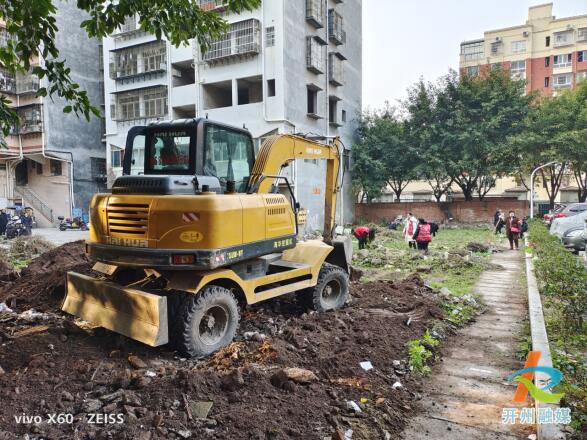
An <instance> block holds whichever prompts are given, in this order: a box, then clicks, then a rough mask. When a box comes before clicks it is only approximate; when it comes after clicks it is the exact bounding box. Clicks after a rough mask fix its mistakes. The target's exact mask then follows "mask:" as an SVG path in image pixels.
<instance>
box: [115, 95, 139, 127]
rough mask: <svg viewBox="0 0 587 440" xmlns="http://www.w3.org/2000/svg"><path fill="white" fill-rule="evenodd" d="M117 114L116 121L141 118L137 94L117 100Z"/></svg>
mask: <svg viewBox="0 0 587 440" xmlns="http://www.w3.org/2000/svg"><path fill="white" fill-rule="evenodd" d="M118 108H119V113H118V115H117V116H118V117H117V118H116V119H118V120H121V121H128V120H130V119H138V118H140V117H141V108H140V98H139V95H138V94H129V95H127V96H120V97H119V98H118Z"/></svg>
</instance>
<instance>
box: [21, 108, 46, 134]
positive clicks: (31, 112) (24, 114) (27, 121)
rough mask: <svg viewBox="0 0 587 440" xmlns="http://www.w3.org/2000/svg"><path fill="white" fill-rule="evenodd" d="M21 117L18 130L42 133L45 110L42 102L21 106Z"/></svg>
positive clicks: (24, 132)
mask: <svg viewBox="0 0 587 440" xmlns="http://www.w3.org/2000/svg"><path fill="white" fill-rule="evenodd" d="M17 113H18V116H19V118H20V123H19V127H18V132H19V133H20V134H27V133H40V132H42V131H43V111H42V107H41V105H40V104H36V105H31V106H28V107H23V108H19V109H18V110H17Z"/></svg>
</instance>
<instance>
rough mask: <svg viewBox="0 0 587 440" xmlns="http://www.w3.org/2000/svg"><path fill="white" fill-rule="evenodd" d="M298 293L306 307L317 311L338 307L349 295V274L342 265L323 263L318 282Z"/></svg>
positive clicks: (342, 304)
mask: <svg viewBox="0 0 587 440" xmlns="http://www.w3.org/2000/svg"><path fill="white" fill-rule="evenodd" d="M299 295H300V299H301V300H302V302H303V304H304V305H305V306H306V307H310V308H312V309H314V310H316V311H317V312H325V311H327V310H335V309H340V308H341V307H342V306H344V304H345V303H346V301H347V299H348V296H349V275H348V274H347V273H346V271H345V270H344V269H343V268H342V267H339V266H335V265H334V264H330V263H324V264H323V265H322V268H321V269H320V274H319V275H318V284H316V285H315V286H314V287H311V288H309V289H305V290H304V291H302V292H300V293H299Z"/></svg>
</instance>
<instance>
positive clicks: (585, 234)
mask: <svg viewBox="0 0 587 440" xmlns="http://www.w3.org/2000/svg"><path fill="white" fill-rule="evenodd" d="M561 241H562V243H563V245H564V246H565V247H566V248H567V249H570V250H572V251H573V252H575V253H578V252H579V251H584V250H585V242H586V241H587V229H586V226H585V225H583V226H574V227H572V228H571V229H567V230H566V231H565V233H564V234H563V236H562V237H561Z"/></svg>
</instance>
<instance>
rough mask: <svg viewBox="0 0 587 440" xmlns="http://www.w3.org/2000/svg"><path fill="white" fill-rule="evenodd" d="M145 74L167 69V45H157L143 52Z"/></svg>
mask: <svg viewBox="0 0 587 440" xmlns="http://www.w3.org/2000/svg"><path fill="white" fill-rule="evenodd" d="M142 55H143V72H145V73H147V72H153V71H156V70H166V69H167V47H165V43H164V42H163V44H155V45H152V46H149V47H148V48H145V50H143V54H142Z"/></svg>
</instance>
